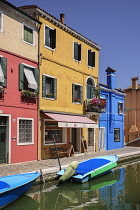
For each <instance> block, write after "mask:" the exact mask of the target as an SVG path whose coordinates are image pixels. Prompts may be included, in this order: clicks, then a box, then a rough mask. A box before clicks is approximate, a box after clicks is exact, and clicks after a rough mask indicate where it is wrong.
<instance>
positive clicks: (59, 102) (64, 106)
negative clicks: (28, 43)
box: [40, 19, 99, 114]
mask: <svg viewBox="0 0 140 210" xmlns="http://www.w3.org/2000/svg"><path fill="white" fill-rule="evenodd" d="M40 21H41V22H42V23H43V24H42V28H41V43H40V48H41V49H40V52H41V53H42V59H41V75H43V74H48V75H50V76H54V77H55V78H57V99H56V100H55V101H52V100H48V99H43V98H42V89H41V90H40V109H42V110H51V111H60V112H70V113H77V114H83V104H82V105H79V104H74V103H72V83H77V84H79V85H81V86H83V100H85V99H86V85H85V84H86V80H87V78H88V76H93V77H95V78H94V80H95V84H97V83H98V81H97V78H98V59H99V52H98V51H97V50H95V49H94V48H91V47H90V46H88V45H87V44H85V43H84V42H81V41H79V40H78V39H76V38H74V37H73V36H72V35H70V34H68V33H67V32H65V31H63V30H62V29H60V28H58V27H56V26H54V25H53V24H51V23H50V22H48V21H46V20H44V19H40ZM44 24H45V25H47V26H49V27H51V28H53V29H56V49H55V51H52V50H50V49H47V48H46V47H45V46H44V38H43V37H44ZM73 41H76V42H78V43H80V44H81V61H80V62H77V61H75V60H74V59H73ZM88 49H91V50H92V51H95V53H96V55H95V58H96V61H95V68H93V69H92V68H89V67H88V66H87V53H88ZM40 86H41V87H42V77H41V78H40Z"/></svg>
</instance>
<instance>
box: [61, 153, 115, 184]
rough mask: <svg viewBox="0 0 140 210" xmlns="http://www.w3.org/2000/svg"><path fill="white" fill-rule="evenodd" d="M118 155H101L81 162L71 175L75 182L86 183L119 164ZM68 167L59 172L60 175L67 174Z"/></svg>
mask: <svg viewBox="0 0 140 210" xmlns="http://www.w3.org/2000/svg"><path fill="white" fill-rule="evenodd" d="M117 161H118V157H117V156H116V155H108V156H100V157H95V158H92V159H88V160H86V161H83V162H80V163H79V164H78V167H77V169H76V170H75V174H74V175H73V176H72V177H70V179H72V180H73V181H75V182H80V183H84V182H87V181H89V180H91V179H94V178H96V177H99V176H102V175H103V174H106V173H108V172H109V171H110V170H111V169H113V168H114V167H116V166H117ZM65 171H66V169H63V170H61V171H59V172H58V173H57V175H58V176H59V177H61V176H63V175H64V174H65Z"/></svg>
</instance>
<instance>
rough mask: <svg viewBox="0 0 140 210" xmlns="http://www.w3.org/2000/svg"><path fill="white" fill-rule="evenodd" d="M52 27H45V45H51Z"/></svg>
mask: <svg viewBox="0 0 140 210" xmlns="http://www.w3.org/2000/svg"><path fill="white" fill-rule="evenodd" d="M49 40H50V29H49V28H48V27H47V26H46V27H45V46H47V47H50V41H49Z"/></svg>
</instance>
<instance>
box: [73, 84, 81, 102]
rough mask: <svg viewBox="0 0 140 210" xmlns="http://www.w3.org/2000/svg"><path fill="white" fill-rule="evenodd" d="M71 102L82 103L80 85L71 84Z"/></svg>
mask: <svg viewBox="0 0 140 210" xmlns="http://www.w3.org/2000/svg"><path fill="white" fill-rule="evenodd" d="M72 102H74V103H82V86H80V85H77V84H72Z"/></svg>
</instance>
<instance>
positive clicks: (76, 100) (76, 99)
mask: <svg viewBox="0 0 140 210" xmlns="http://www.w3.org/2000/svg"><path fill="white" fill-rule="evenodd" d="M73 102H75V103H81V99H80V98H75V97H74V100H73Z"/></svg>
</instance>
